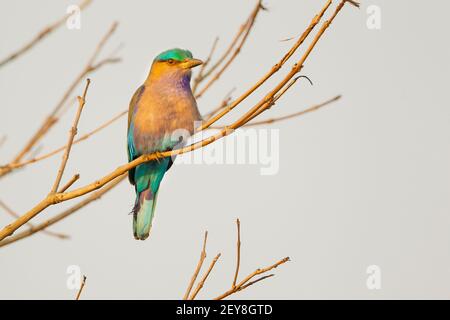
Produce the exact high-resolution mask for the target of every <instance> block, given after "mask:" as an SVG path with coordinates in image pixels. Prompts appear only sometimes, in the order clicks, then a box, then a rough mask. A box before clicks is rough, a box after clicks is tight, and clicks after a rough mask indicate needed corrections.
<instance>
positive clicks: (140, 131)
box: [127, 49, 202, 240]
mask: <svg viewBox="0 0 450 320" xmlns="http://www.w3.org/2000/svg"><path fill="white" fill-rule="evenodd" d="M200 64H202V61H201V60H198V59H194V58H193V57H192V53H191V52H190V51H188V50H182V49H171V50H168V51H164V52H162V53H161V54H159V55H158V56H157V57H156V58H155V59H154V60H153V63H152V66H151V68H150V72H149V74H148V77H147V79H146V80H145V82H144V84H143V85H142V86H140V87H139V88H138V89H137V90H136V92H135V93H134V95H133V98H132V99H131V102H130V106H129V110H128V134H127V135H128V136H127V138H128V161H133V160H134V159H136V158H137V157H139V156H141V155H143V154H151V153H155V152H164V151H168V150H172V149H173V148H175V147H176V146H178V145H180V141H179V140H177V139H174V138H173V133H174V132H175V131H177V130H180V129H181V130H185V132H187V133H188V134H189V135H192V134H193V132H194V129H195V128H194V124H195V122H196V121H199V120H201V116H200V113H199V111H198V109H197V103H196V101H195V98H194V95H193V93H192V90H191V86H190V81H191V74H192V71H191V69H192V68H193V67H195V66H198V65H200ZM174 140H176V141H174ZM173 161H174V159H173V158H171V157H167V158H161V159H157V160H153V161H150V162H147V163H143V164H140V165H138V166H137V167H136V168H134V169H132V170H130V171H129V172H128V178H129V180H130V183H131V184H132V185H134V189H135V191H136V200H135V203H134V207H133V210H132V214H133V233H134V238H135V239H137V240H145V239H147V237H148V235H149V233H150V228H151V226H152V220H153V216H154V213H155V205H156V198H157V196H158V190H159V185H160V183H161V180H162V178H163V177H164V174H165V173H166V172H167V170H169V169H170V167H171V166H172V163H173Z"/></svg>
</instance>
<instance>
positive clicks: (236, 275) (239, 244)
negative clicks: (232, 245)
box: [232, 219, 241, 288]
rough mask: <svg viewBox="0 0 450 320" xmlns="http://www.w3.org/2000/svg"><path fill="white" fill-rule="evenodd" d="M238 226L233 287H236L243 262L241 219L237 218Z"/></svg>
mask: <svg viewBox="0 0 450 320" xmlns="http://www.w3.org/2000/svg"><path fill="white" fill-rule="evenodd" d="M236 226H237V245H236V272H235V273H234V279H233V285H232V287H233V288H234V287H236V281H237V278H238V275H239V266H240V264H241V221H239V219H236Z"/></svg>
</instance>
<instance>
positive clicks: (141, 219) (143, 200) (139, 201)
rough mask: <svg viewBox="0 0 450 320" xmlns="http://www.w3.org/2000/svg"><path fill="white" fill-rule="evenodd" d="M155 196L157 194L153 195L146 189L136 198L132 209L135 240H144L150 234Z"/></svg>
mask: <svg viewBox="0 0 450 320" xmlns="http://www.w3.org/2000/svg"><path fill="white" fill-rule="evenodd" d="M157 195H158V192H156V193H155V194H153V193H152V191H151V190H150V188H148V189H146V190H144V191H142V192H141V193H140V194H139V196H138V197H137V198H136V203H135V205H134V208H133V232H134V238H135V239H136V240H145V239H147V238H148V236H149V234H150V229H151V227H152V220H153V216H154V213H155V207H156V197H157Z"/></svg>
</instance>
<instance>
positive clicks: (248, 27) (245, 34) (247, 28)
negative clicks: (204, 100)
mask: <svg viewBox="0 0 450 320" xmlns="http://www.w3.org/2000/svg"><path fill="white" fill-rule="evenodd" d="M261 2H262V0H258V1H257V4H256V7H255V9H253V11H252V14H251V15H250V18H249V19H248V20H247V22H246V24H245V25H244V26H243V27H241V30H242V32H243V36H242V39H241V41H240V43H239V45H238V46H237V47H236V49H234V51H233V53H232V54H231V56H230V58H229V59H228V60H227V61H226V62H225V64H224V65H223V67H222V68H221V69H220V70H219V71H217V73H216V74H215V75H214V76H213V77H212V78H211V79H210V80H209V81H208V83H206V84H205V86H204V87H203V88H202V89H201V90H200V92H199V93H197V94H196V95H195V98H197V99H198V98H200V97H201V96H203V94H205V92H206V91H207V90H208V89H209V88H210V87H211V86H212V85H213V84H214V83H215V82H216V81H217V80H219V78H220V76H221V75H222V74H223V73H224V72H225V70H226V69H227V68H228V67H229V66H230V65H231V63H232V62H233V61H234V59H236V57H237V56H238V55H239V53H240V52H241V49H242V47H243V46H244V44H245V42H246V41H247V38H248V36H249V34H250V31H251V30H252V27H253V25H254V23H255V20H256V17H257V16H258V13H259V11H260V10H261V9H262V8H263V6H262V4H261ZM240 33H241V31H240V32H239V33H238V35H239V36H240ZM238 38H239V37H237V38H236V41H237V39H238ZM232 45H233V46H232V47H230V48H233V47H234V41H233V43H232ZM227 55H228V52H227ZM222 61H224V60H219V63H221V62H222ZM210 72H212V70H211V71H210ZM210 72H208V73H206V74H207V75H209V74H210ZM205 77H206V76H205Z"/></svg>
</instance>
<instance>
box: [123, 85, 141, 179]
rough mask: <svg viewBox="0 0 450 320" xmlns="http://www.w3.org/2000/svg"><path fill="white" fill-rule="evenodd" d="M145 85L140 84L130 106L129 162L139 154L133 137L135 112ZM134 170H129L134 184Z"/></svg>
mask: <svg viewBox="0 0 450 320" xmlns="http://www.w3.org/2000/svg"><path fill="white" fill-rule="evenodd" d="M144 90H145V87H144V86H143V85H142V86H140V87H139V88H138V89H137V90H136V92H135V93H134V95H133V97H132V98H131V101H130V105H129V108H128V134H127V145H128V162H130V161H133V160H134V159H135V158H136V157H138V156H139V155H138V154H137V153H136V147H135V144H134V137H133V131H134V130H133V126H134V124H133V114H134V112H135V110H136V107H137V105H138V103H139V99H140V98H141V96H142V93H143V92H144ZM134 171H135V169H131V170H130V171H128V179H129V180H130V183H131V184H133V185H134V183H135V181H134Z"/></svg>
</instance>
